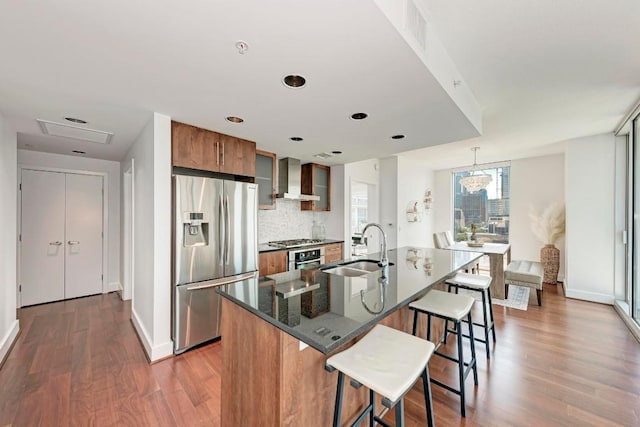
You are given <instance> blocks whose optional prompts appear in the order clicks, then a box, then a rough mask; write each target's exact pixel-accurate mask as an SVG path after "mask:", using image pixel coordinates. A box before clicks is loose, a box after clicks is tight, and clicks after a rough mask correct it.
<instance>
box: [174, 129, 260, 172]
mask: <svg viewBox="0 0 640 427" xmlns="http://www.w3.org/2000/svg"><path fill="white" fill-rule="evenodd" d="M171 145H172V165H173V166H180V167H185V168H191V169H199V170H206V171H211V172H222V173H227V174H230V175H243V176H254V175H255V168H256V143H255V142H252V141H246V140H244V139H239V138H235V137H233V136H229V135H224V134H221V133H218V132H213V131H210V130H206V129H201V128H198V127H195V126H191V125H187V124H184V123H178V122H171Z"/></svg>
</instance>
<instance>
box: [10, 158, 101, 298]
mask: <svg viewBox="0 0 640 427" xmlns="http://www.w3.org/2000/svg"><path fill="white" fill-rule="evenodd" d="M21 182H22V204H21V230H20V233H21V242H20V244H21V248H20V249H21V251H20V257H21V262H20V264H21V274H20V284H21V305H22V306H26V305H33V304H41V303H45V302H50V301H57V300H62V299H68V298H76V297H81V296H85V295H93V294H99V293H102V280H103V275H102V274H103V273H102V238H103V237H102V236H103V230H102V227H103V225H102V224H103V221H102V216H103V210H102V199H103V187H102V186H103V181H102V177H101V176H96V175H80V174H72V173H62V172H48V171H39V170H27V169H23V170H22V180H21Z"/></svg>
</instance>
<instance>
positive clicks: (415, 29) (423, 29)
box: [405, 0, 427, 51]
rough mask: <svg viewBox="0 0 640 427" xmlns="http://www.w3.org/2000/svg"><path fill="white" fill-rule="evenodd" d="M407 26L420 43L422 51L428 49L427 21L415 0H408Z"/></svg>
mask: <svg viewBox="0 0 640 427" xmlns="http://www.w3.org/2000/svg"><path fill="white" fill-rule="evenodd" d="M405 10H406V12H405V26H406V28H407V30H408V31H409V33H410V34H411V35H412V36H413V38H414V39H415V40H416V41H417V42H418V45H420V47H421V48H422V51H426V49H427V21H426V20H425V19H424V16H422V13H420V9H418V7H417V6H416V4H415V3H414V2H413V0H407V3H406V8H405Z"/></svg>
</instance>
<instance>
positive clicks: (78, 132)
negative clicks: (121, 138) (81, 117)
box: [36, 119, 113, 144]
mask: <svg viewBox="0 0 640 427" xmlns="http://www.w3.org/2000/svg"><path fill="white" fill-rule="evenodd" d="M36 120H37V122H38V124H39V125H40V129H42V133H44V134H45V135H52V136H61V137H63V138H72V139H79V140H81V141H89V142H97V143H100V144H108V143H109V142H111V138H112V137H113V133H112V132H105V131H102V130H95V129H87V128H83V127H79V126H73V125H67V124H63V123H55V122H50V121H47V120H41V119H36Z"/></svg>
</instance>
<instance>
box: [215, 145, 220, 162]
mask: <svg viewBox="0 0 640 427" xmlns="http://www.w3.org/2000/svg"><path fill="white" fill-rule="evenodd" d="M216 166H220V141H216Z"/></svg>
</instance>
